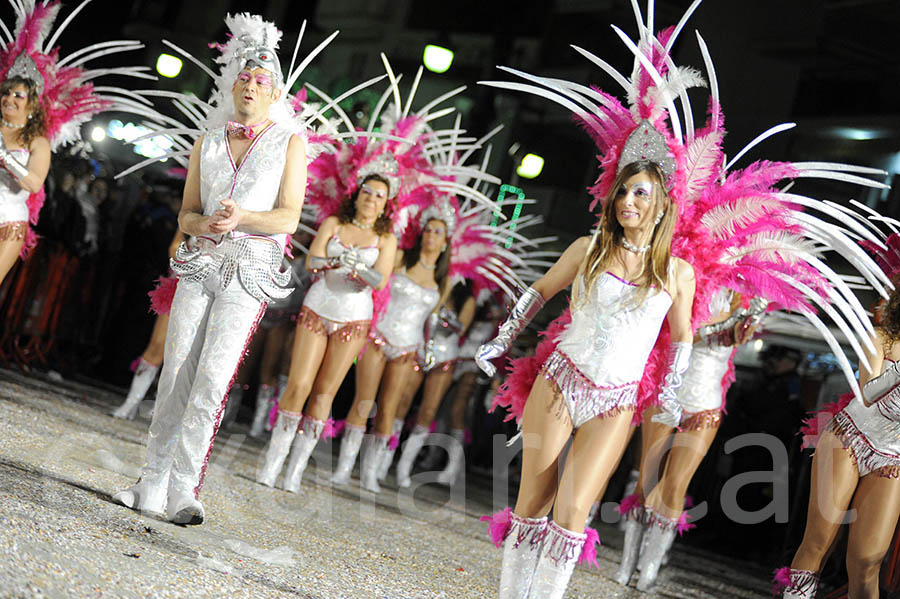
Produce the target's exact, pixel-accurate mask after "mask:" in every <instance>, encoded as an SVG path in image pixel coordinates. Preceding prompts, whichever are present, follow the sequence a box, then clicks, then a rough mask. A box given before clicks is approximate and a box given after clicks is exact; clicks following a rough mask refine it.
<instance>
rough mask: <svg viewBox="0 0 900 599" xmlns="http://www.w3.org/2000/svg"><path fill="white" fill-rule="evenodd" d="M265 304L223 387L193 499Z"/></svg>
mask: <svg viewBox="0 0 900 599" xmlns="http://www.w3.org/2000/svg"><path fill="white" fill-rule="evenodd" d="M267 305H268V304H266V302H261V303H260V304H259V312H257V313H256V319H255V320H254V321H253V325H252V326H251V327H250V332H249V333H247V339H246V340H245V341H244V351H242V352H241V357H240V358H239V359H238V363H237V364H236V365H235V367H234V374H232V375H231V381H229V383H228V386H227V387H225V389H226V391H225V396H224V397H223V398H222V403H220V404H219V409H218V410H217V411H216V424H215V426H214V427H213V434H212V436H211V437H210V439H209V448H208V449H207V450H206V455H205V456H204V457H203V466H201V467H200V479H199V480H198V481H197V486H196V487H194V498H195V499H196V498H197V496H198V495H199V494H200V489H201V488H203V482H204V480H205V479H206V468H207V466H209V456H210V455H212V448H213V442H215V440H216V435H217V434H219V425H220V424H221V423H222V414H223V413H224V412H225V404H226V403H228V392H229V391H230V390H231V386H232V385H234V382H235V381H236V380H237V375H238V370H240V368H241V363H242V362H243V361H244V358H246V357H247V354H248V353H250V341H251V340H252V339H253V335H255V334H256V329H257V327H259V321H261V320H262V317H263V314H265V313H266V306H267Z"/></svg>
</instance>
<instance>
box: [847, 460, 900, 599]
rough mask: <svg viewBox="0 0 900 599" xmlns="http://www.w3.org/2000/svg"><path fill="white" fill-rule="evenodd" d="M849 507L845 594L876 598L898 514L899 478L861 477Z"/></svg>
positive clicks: (899, 506)
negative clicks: (847, 585) (850, 520)
mask: <svg viewBox="0 0 900 599" xmlns="http://www.w3.org/2000/svg"><path fill="white" fill-rule="evenodd" d="M853 508H854V509H855V510H856V521H855V522H853V523H852V524H851V525H850V539H849V541H848V544H847V574H848V575H849V578H850V588H849V591H850V592H849V596H850V597H853V599H877V598H878V574H879V572H880V571H881V560H883V559H884V556H885V554H886V553H887V552H888V550H889V549H890V547H891V541H893V539H894V527H895V525H896V523H897V518H898V517H900V480H898V479H896V478H884V477H881V476H878V474H876V473H872V474H868V475H866V476H864V477H863V478H861V479H860V481H859V484H858V485H857V487H856V494H855V495H854V497H853Z"/></svg>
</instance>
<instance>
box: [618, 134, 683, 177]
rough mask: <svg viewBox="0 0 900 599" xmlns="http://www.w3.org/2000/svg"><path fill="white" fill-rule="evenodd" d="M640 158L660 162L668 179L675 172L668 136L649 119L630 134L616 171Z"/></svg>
mask: <svg viewBox="0 0 900 599" xmlns="http://www.w3.org/2000/svg"><path fill="white" fill-rule="evenodd" d="M640 160H649V161H650V162H655V163H656V164H658V165H659V168H661V169H662V172H663V174H664V175H665V176H666V178H667V179H668V178H669V177H671V176H672V174H673V173H674V172H675V158H673V157H672V153H671V151H670V150H669V146H668V144H666V138H665V137H664V136H663V134H662V133H660V132H659V131H657V129H656V127H654V126H653V123H651V122H650V121H648V120H643V121H641V122H640V123H639V124H638V127H637V129H635V130H634V131H633V132H632V133H631V135H629V136H628V139H627V140H626V141H625V146H624V147H623V148H622V153H621V154H620V155H619V164H618V166H617V168H616V173H620V172H622V169H623V168H625V165H627V164H631V163H632V162H638V161H640Z"/></svg>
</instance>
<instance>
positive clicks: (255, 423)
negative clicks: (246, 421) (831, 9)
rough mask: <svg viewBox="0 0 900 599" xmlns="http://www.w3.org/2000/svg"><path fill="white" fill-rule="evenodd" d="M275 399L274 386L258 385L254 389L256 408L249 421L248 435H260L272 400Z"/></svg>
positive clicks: (254, 436)
mask: <svg viewBox="0 0 900 599" xmlns="http://www.w3.org/2000/svg"><path fill="white" fill-rule="evenodd" d="M274 400H275V387H271V386H269V385H260V386H259V389H257V390H256V409H255V410H254V412H253V420H252V422H251V423H250V436H251V437H253V438H254V439H258V438H260V437H262V435H263V432H264V431H265V430H266V424H268V420H269V412H270V411H271V409H272V402H273V401H274Z"/></svg>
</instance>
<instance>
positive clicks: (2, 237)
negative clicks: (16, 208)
mask: <svg viewBox="0 0 900 599" xmlns="http://www.w3.org/2000/svg"><path fill="white" fill-rule="evenodd" d="M26 233H28V223H27V222H24V221H21V222H10V223H2V224H0V241H22V240H23V239H25V234H26Z"/></svg>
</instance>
